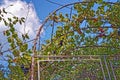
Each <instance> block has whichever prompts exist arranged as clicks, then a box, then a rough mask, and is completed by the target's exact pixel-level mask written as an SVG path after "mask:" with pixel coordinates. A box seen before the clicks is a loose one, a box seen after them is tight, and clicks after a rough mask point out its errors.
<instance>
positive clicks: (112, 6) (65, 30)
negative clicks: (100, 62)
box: [41, 1, 120, 55]
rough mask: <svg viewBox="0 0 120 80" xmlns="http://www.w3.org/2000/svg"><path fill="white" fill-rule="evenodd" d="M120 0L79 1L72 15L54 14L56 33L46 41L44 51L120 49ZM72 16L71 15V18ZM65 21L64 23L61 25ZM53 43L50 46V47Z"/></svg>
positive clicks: (73, 52)
mask: <svg viewBox="0 0 120 80" xmlns="http://www.w3.org/2000/svg"><path fill="white" fill-rule="evenodd" d="M119 9H120V7H119V3H108V2H104V1H102V2H101V1H96V2H86V3H84V2H83V3H78V4H75V5H74V10H73V13H74V14H72V15H69V14H68V13H66V14H63V13H60V12H56V13H54V14H53V15H52V16H50V19H51V20H53V21H54V22H55V23H56V24H57V25H55V26H53V24H51V27H57V30H56V32H55V33H53V34H55V35H53V37H52V39H51V40H46V44H43V45H42V50H41V51H42V52H41V53H42V54H45V55H47V54H53V55H54V54H67V55H79V54H97V55H98V54H100V55H102V54H115V53H119V46H120V44H119V43H120V40H119V39H120V36H119V35H118V28H119V26H120V24H119V23H120V22H119V21H120V18H119ZM70 17H71V18H70ZM61 24H62V25H61ZM49 46H50V47H49Z"/></svg>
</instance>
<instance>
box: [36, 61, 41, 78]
mask: <svg viewBox="0 0 120 80" xmlns="http://www.w3.org/2000/svg"><path fill="white" fill-rule="evenodd" d="M39 63H40V62H39V60H38V61H37V65H38V80H40V65H39Z"/></svg>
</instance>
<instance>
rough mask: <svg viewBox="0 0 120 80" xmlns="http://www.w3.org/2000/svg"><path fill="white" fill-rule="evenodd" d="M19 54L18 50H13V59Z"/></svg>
mask: <svg viewBox="0 0 120 80" xmlns="http://www.w3.org/2000/svg"><path fill="white" fill-rule="evenodd" d="M19 53H20V52H19V50H17V49H15V50H13V55H14V57H17V56H19Z"/></svg>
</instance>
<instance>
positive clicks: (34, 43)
mask: <svg viewBox="0 0 120 80" xmlns="http://www.w3.org/2000/svg"><path fill="white" fill-rule="evenodd" d="M94 2H95V1H94ZM79 3H81V4H84V3H91V2H74V3H69V4H66V5H63V6H61V7H59V8H57V9H56V10H55V11H53V12H52V13H51V14H50V15H48V17H46V19H45V21H44V22H43V23H42V24H41V25H40V27H39V29H38V32H37V34H36V37H35V40H34V42H33V50H32V51H33V56H32V57H31V58H32V60H31V74H30V80H34V66H35V59H34V56H35V55H36V44H37V40H38V38H39V36H40V33H41V31H42V29H43V27H44V25H45V24H46V23H47V21H48V20H49V18H50V16H52V15H53V14H54V13H56V12H57V11H59V10H60V9H62V8H65V7H67V6H70V5H74V4H79ZM104 3H108V4H117V3H113V2H104Z"/></svg>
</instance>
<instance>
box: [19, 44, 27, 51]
mask: <svg viewBox="0 0 120 80" xmlns="http://www.w3.org/2000/svg"><path fill="white" fill-rule="evenodd" d="M27 49H28V44H23V45H21V46H20V51H21V52H25V51H26V50H27Z"/></svg>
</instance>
